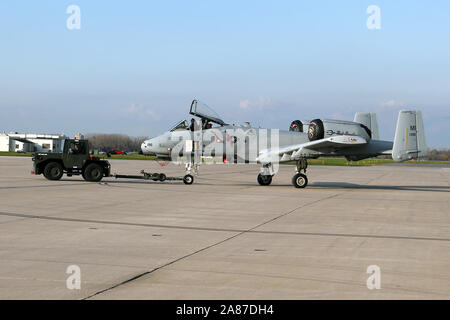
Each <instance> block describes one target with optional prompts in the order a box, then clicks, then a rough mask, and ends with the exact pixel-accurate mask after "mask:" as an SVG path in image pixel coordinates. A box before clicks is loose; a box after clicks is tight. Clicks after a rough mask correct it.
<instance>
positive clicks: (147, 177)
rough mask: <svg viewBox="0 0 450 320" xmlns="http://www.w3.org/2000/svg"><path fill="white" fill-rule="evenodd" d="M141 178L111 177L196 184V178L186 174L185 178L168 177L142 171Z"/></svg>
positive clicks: (127, 177)
mask: <svg viewBox="0 0 450 320" xmlns="http://www.w3.org/2000/svg"><path fill="white" fill-rule="evenodd" d="M141 174H142V175H141V176H138V175H128V174H113V175H111V177H114V178H116V179H142V180H153V181H161V182H162V181H183V183H184V184H192V183H193V182H194V177H193V176H192V175H190V174H186V175H185V176H183V177H167V176H166V175H165V174H164V173H152V172H145V171H144V170H141Z"/></svg>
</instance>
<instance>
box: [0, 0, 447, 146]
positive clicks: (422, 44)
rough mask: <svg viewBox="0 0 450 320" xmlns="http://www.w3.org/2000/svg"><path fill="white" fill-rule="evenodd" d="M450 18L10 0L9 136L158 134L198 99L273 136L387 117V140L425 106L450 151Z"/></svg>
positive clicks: (400, 4)
mask: <svg viewBox="0 0 450 320" xmlns="http://www.w3.org/2000/svg"><path fill="white" fill-rule="evenodd" d="M71 4H75V5H78V6H79V7H80V9H81V29H80V30H68V29H67V28H66V20H67V18H68V17H69V14H67V13H66V9H67V7H68V6H69V5H71ZM369 5H377V6H379V7H380V9H381V29H380V30H369V29H367V27H366V20H367V18H368V17H369V15H368V14H367V13H366V9H367V7H368V6H369ZM449 16H450V1H439V0H436V1H375V0H371V1H362V0H360V1H356V0H355V1H299V0H297V1H206V0H205V1H170V2H169V1H127V2H125V1H100V0H97V1H75V0H73V1H33V2H31V1H22V0H19V1H2V2H1V3H0V43H1V50H0V61H1V62H0V131H12V130H14V131H21V132H58V133H59V132H63V133H66V134H69V135H72V134H74V133H76V132H83V133H89V132H119V133H126V134H129V135H145V136H153V135H156V134H159V133H161V132H163V131H164V130H166V129H168V128H169V127H170V126H171V125H172V124H174V123H175V122H177V120H180V119H183V118H186V117H188V115H187V113H188V108H189V105H190V102H191V100H192V99H194V98H198V99H200V100H202V101H204V102H205V103H207V104H209V105H210V106H212V107H213V108H214V109H216V111H217V112H218V113H219V114H221V115H222V117H223V118H224V119H225V120H226V121H228V122H230V123H240V122H243V121H250V122H251V123H252V124H254V125H257V126H262V127H269V128H286V129H287V128H288V126H289V124H290V122H291V121H292V120H295V119H312V118H340V119H348V120H351V119H352V118H353V114H354V113H355V112H357V111H371V112H377V114H378V121H379V123H380V129H381V130H382V132H381V138H383V139H386V140H391V139H392V138H393V134H394V130H395V122H396V118H397V114H398V111H399V110H400V109H404V108H418V109H421V110H422V111H423V114H424V122H425V127H426V135H427V142H428V145H429V146H431V147H440V148H443V147H446V148H449V147H450V139H449V137H450V135H449V134H448V129H449V128H450V21H449V19H448V17H449Z"/></svg>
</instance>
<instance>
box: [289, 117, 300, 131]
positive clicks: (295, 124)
mask: <svg viewBox="0 0 450 320" xmlns="http://www.w3.org/2000/svg"><path fill="white" fill-rule="evenodd" d="M289 131H294V132H303V122H301V121H300V120H294V121H292V122H291V125H290V126H289Z"/></svg>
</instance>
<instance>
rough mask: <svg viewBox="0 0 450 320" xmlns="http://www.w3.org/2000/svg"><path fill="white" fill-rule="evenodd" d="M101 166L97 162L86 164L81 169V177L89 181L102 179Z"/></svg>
mask: <svg viewBox="0 0 450 320" xmlns="http://www.w3.org/2000/svg"><path fill="white" fill-rule="evenodd" d="M103 174H104V172H103V167H102V166H101V165H99V164H97V163H91V164H88V166H87V167H86V168H85V169H84V171H83V177H84V178H85V179H86V181H89V182H99V181H100V180H102V179H103Z"/></svg>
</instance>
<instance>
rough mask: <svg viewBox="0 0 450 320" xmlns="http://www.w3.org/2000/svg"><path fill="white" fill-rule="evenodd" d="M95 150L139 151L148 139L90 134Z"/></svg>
mask: <svg viewBox="0 0 450 320" xmlns="http://www.w3.org/2000/svg"><path fill="white" fill-rule="evenodd" d="M86 139H88V140H89V142H90V144H91V146H92V148H93V149H99V150H111V149H119V150H122V151H139V150H140V149H141V144H142V142H144V140H147V139H148V137H130V136H128V135H125V134H119V133H112V134H107V133H90V134H87V135H86Z"/></svg>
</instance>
